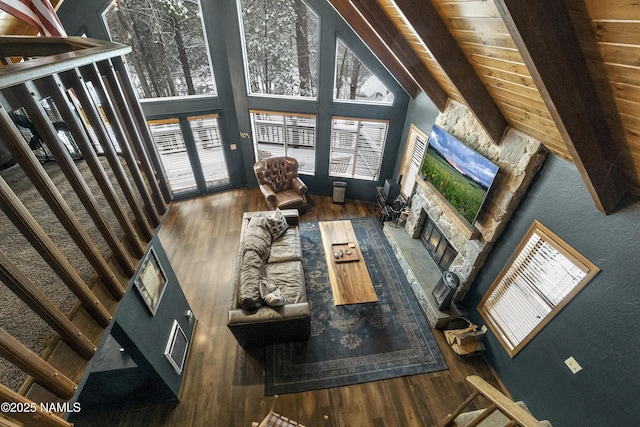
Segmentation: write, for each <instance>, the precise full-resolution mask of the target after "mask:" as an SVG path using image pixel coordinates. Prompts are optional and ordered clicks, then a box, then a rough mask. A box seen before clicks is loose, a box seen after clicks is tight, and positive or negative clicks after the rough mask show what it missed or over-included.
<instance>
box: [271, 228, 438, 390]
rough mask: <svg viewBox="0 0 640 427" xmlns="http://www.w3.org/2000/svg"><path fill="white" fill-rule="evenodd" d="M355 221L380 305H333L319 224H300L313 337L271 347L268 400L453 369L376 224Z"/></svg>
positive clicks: (357, 234)
mask: <svg viewBox="0 0 640 427" xmlns="http://www.w3.org/2000/svg"><path fill="white" fill-rule="evenodd" d="M351 223H352V225H353V229H354V231H355V233H356V237H357V238H358V242H359V244H360V248H361V250H362V253H363V257H364V260H365V262H366V264H367V268H368V270H369V274H370V275H371V279H372V281H373V285H374V288H375V290H376V293H377V294H378V302H377V303H369V304H354V305H345V306H338V307H336V306H334V305H333V296H332V293H331V285H330V283H329V277H328V273H327V265H326V261H325V257H324V250H323V248H322V239H321V237H320V229H319V228H318V223H317V222H315V221H314V222H303V223H301V224H300V235H301V239H302V250H303V256H304V274H305V280H306V285H307V298H308V300H309V302H310V304H311V339H310V340H309V341H307V342H296V343H286V344H277V345H273V346H268V347H267V348H266V354H265V365H266V367H265V370H266V372H265V394H266V395H274V394H282V393H295V392H301V391H307V390H315V389H323V388H330V387H339V386H344V385H349V384H356V383H363V382H369V381H376V380H381V379H388V378H395V377H400V376H405V375H415V374H420V373H426V372H433V371H440V370H443V369H447V365H446V363H445V361H444V359H443V357H442V354H441V353H440V350H439V349H438V345H437V344H436V342H435V340H434V338H433V335H432V334H431V331H430V329H429V326H428V324H427V322H426V320H425V318H424V316H423V314H422V312H421V310H420V306H419V305H418V303H417V301H416V299H415V296H414V295H413V292H412V290H411V288H410V287H409V284H408V283H407V280H406V278H405V276H404V273H403V272H402V270H401V269H400V265H399V264H398V261H397V259H396V257H395V255H394V254H393V251H392V250H391V248H390V247H389V245H388V243H387V240H386V238H385V236H384V234H383V232H382V229H381V228H380V225H379V224H378V222H377V220H376V219H374V218H363V219H354V220H352V221H351Z"/></svg>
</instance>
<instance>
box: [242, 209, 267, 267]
mask: <svg viewBox="0 0 640 427" xmlns="http://www.w3.org/2000/svg"><path fill="white" fill-rule="evenodd" d="M270 250H271V232H270V231H269V227H268V226H267V217H266V216H264V215H255V216H253V217H252V218H251V220H249V224H248V225H247V230H246V233H245V237H244V251H245V252H247V251H254V252H255V253H256V254H258V256H259V257H260V258H261V259H262V261H266V260H267V258H268V257H269V251H270Z"/></svg>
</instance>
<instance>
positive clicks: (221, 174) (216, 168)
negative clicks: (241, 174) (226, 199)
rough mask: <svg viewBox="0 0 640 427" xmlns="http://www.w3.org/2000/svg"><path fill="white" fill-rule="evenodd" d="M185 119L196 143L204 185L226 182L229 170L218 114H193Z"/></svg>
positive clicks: (210, 186) (209, 186) (213, 185)
mask: <svg viewBox="0 0 640 427" xmlns="http://www.w3.org/2000/svg"><path fill="white" fill-rule="evenodd" d="M187 120H188V122H189V127H190V128H191V134H192V135H193V140H194V142H195V144H196V151H197V152H198V159H199V160H200V167H201V168H202V174H203V176H204V181H205V185H206V186H207V188H212V187H215V186H218V185H223V184H226V183H228V182H229V170H228V169H227V162H226V159H225V157H224V149H223V147H222V136H221V134H220V123H219V119H218V115H217V114H209V115H206V116H194V117H189V118H188V119H187Z"/></svg>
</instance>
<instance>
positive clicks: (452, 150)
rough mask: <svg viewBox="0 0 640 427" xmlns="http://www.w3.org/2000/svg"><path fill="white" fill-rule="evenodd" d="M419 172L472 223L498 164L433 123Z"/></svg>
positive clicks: (493, 178)
mask: <svg viewBox="0 0 640 427" xmlns="http://www.w3.org/2000/svg"><path fill="white" fill-rule="evenodd" d="M420 173H421V175H422V178H423V179H424V180H426V181H428V182H430V183H431V184H433V186H434V187H435V188H436V190H438V191H439V192H440V194H442V195H443V196H444V198H445V199H446V200H447V201H448V202H449V203H450V204H451V206H453V207H454V208H455V209H456V210H457V211H458V212H460V214H461V215H462V216H463V217H464V218H465V219H466V220H467V221H468V222H469V224H471V225H473V223H474V222H475V221H476V218H477V217H478V213H479V212H480V209H481V208H482V204H483V203H484V201H485V199H486V197H487V194H488V193H489V190H490V188H491V185H492V184H493V181H494V180H495V178H496V176H497V174H498V166H496V165H494V164H493V163H491V162H490V161H489V160H487V159H486V158H485V157H483V156H482V155H481V154H480V153H478V152H476V151H474V150H472V149H471V148H469V147H467V146H466V145H464V144H463V143H462V142H461V141H460V140H458V139H457V138H456V137H454V136H453V135H451V134H450V133H447V132H445V131H444V130H442V129H441V128H439V127H438V126H433V128H432V129H431V134H430V135H429V145H428V146H427V150H426V152H425V154H424V157H423V159H422V165H421V167H420Z"/></svg>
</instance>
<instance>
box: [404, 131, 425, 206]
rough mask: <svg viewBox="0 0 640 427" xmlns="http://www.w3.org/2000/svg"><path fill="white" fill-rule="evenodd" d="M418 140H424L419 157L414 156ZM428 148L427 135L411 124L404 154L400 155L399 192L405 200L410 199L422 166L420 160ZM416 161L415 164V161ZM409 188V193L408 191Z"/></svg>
mask: <svg viewBox="0 0 640 427" xmlns="http://www.w3.org/2000/svg"><path fill="white" fill-rule="evenodd" d="M419 140H424V147H423V148H422V153H419V154H420V155H419V156H416V148H418V144H417V142H418V141H419ZM428 146H429V135H427V134H426V133H425V132H423V131H422V130H421V129H420V128H418V127H417V126H416V125H415V124H413V123H412V124H411V127H410V128H409V133H408V135H407V143H406V144H405V148H404V154H403V155H402V163H401V165H400V174H401V175H402V183H401V184H400V192H401V193H402V195H403V196H405V197H406V198H407V199H408V198H410V197H411V194H412V193H413V190H414V188H415V179H416V176H418V174H419V173H420V165H421V164H422V158H423V157H424V153H425V152H426V151H427V147H428ZM416 159H417V163H416V162H415V160H416ZM414 165H415V167H416V168H415V169H416V171H415V174H413V176H410V173H411V172H412V167H413V166H414ZM409 188H411V191H408V190H409Z"/></svg>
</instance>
